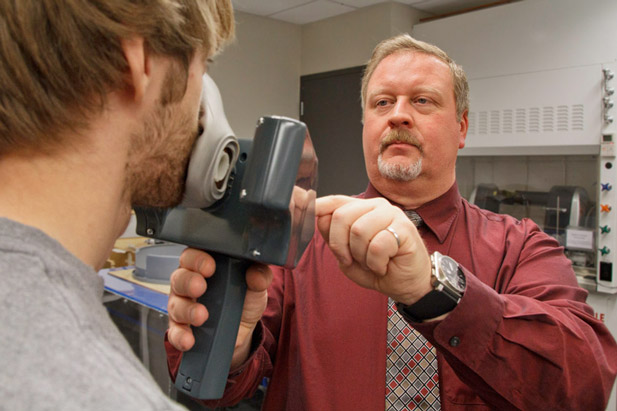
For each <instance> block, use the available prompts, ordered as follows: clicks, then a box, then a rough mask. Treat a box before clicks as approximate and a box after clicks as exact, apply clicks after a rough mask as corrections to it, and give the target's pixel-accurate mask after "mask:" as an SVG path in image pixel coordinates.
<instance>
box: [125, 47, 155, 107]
mask: <svg viewBox="0 0 617 411" xmlns="http://www.w3.org/2000/svg"><path fill="white" fill-rule="evenodd" d="M120 44H121V46H122V51H123V52H124V57H125V58H126V62H127V64H128V69H129V72H128V73H127V81H128V84H129V85H130V86H131V87H132V92H133V96H132V98H133V100H134V101H141V99H143V97H144V95H145V94H146V88H147V87H148V84H149V82H150V67H149V64H150V62H149V56H148V53H147V52H146V49H145V44H144V39H143V37H131V38H123V39H122V40H120Z"/></svg>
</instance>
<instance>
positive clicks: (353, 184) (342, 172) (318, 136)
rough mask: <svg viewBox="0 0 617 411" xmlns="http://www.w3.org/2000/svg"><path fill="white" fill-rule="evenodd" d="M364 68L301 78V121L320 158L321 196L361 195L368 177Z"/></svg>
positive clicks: (319, 192)
mask: <svg viewBox="0 0 617 411" xmlns="http://www.w3.org/2000/svg"><path fill="white" fill-rule="evenodd" d="M363 70H364V66H362V67H353V68H349V69H344V70H336V71H330V72H326V73H319V74H311V75H307V76H302V77H301V78H300V120H301V121H303V122H304V123H306V125H307V126H308V129H309V133H310V134H311V139H312V140H313V145H314V146H315V151H316V152H317V157H318V158H319V187H318V189H317V194H318V195H319V196H323V195H328V194H348V195H351V194H358V193H361V192H363V191H364V190H365V189H366V185H367V182H368V178H367V176H366V170H365V167H364V155H363V153H362V109H361V107H360V81H361V78H362V72H363Z"/></svg>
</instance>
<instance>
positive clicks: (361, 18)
mask: <svg viewBox="0 0 617 411" xmlns="http://www.w3.org/2000/svg"><path fill="white" fill-rule="evenodd" d="M425 16H426V14H424V13H422V12H419V11H417V10H415V9H413V8H411V7H408V6H405V5H404V4H400V3H394V2H391V3H382V4H378V5H375V6H372V7H365V8H362V9H359V10H357V11H354V12H351V13H347V14H343V15H340V16H335V17H331V18H329V19H325V20H321V21H317V22H315V23H310V24H305V25H303V26H302V75H306V74H314V73H322V72H326V71H331V70H338V69H343V68H348V67H355V66H361V65H364V64H365V63H366V62H367V61H368V59H369V58H370V57H371V53H372V51H373V48H374V47H375V46H376V45H377V43H379V42H380V41H382V40H385V39H387V38H388V37H391V36H393V35H395V34H399V33H403V32H411V30H412V28H413V24H414V23H415V22H417V21H418V20H419V19H420V18H421V17H425Z"/></svg>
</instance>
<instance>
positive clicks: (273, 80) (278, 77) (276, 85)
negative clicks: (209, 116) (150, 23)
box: [209, 12, 301, 138]
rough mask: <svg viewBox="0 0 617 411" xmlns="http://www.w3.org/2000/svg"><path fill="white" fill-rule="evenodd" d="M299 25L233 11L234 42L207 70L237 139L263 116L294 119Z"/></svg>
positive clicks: (251, 130) (297, 97)
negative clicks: (234, 21)
mask: <svg viewBox="0 0 617 411" xmlns="http://www.w3.org/2000/svg"><path fill="white" fill-rule="evenodd" d="M300 59H301V26H299V25H296V24H291V23H285V22H282V21H278V20H273V19H269V18H264V17H259V16H255V15H252V14H247V13H241V12H236V41H235V42H234V43H233V44H231V45H229V46H228V47H227V48H226V49H225V50H224V51H223V53H222V54H221V55H220V56H218V57H216V58H215V61H214V63H213V64H211V65H210V68H209V73H210V75H211V76H212V78H213V79H214V81H215V82H216V84H217V85H218V87H219V90H220V91H221V96H222V98H223V104H224V105H225V113H226V114H227V119H228V120H229V124H230V125H231V127H232V129H233V130H234V132H235V133H236V136H238V137H239V138H252V137H253V133H254V131H255V125H256V122H257V119H259V117H261V116H263V115H272V114H276V115H281V116H287V117H291V118H296V119H297V118H298V114H299V110H298V105H299V101H300Z"/></svg>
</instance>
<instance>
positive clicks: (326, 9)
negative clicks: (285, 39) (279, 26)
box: [270, 0, 357, 24]
mask: <svg viewBox="0 0 617 411" xmlns="http://www.w3.org/2000/svg"><path fill="white" fill-rule="evenodd" d="M354 10H357V8H355V7H350V6H345V5H343V4H340V3H333V2H330V1H325V0H319V1H313V2H310V3H308V4H305V5H302V6H298V7H294V8H292V9H288V10H286V11H282V12H280V13H275V14H272V15H270V17H272V18H274V19H279V20H284V21H288V22H290V23H295V24H306V23H312V22H314V21H318V20H322V19H327V18H328V17H333V16H337V15H339V14H344V13H349V12H350V11H354Z"/></svg>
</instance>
